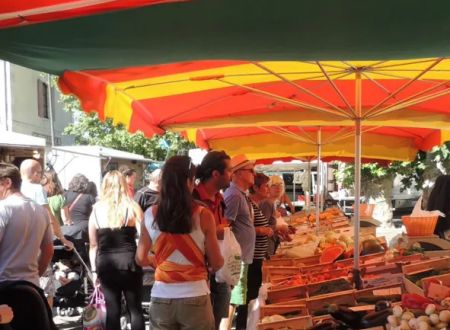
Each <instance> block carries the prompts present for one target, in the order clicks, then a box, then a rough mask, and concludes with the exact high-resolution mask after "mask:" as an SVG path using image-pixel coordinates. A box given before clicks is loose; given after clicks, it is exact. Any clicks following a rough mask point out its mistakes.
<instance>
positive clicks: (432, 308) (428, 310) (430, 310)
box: [425, 304, 436, 315]
mask: <svg viewBox="0 0 450 330" xmlns="http://www.w3.org/2000/svg"><path fill="white" fill-rule="evenodd" d="M435 312H436V305H434V304H428V305H427V307H426V308H425V314H427V315H431V314H434V313H435Z"/></svg>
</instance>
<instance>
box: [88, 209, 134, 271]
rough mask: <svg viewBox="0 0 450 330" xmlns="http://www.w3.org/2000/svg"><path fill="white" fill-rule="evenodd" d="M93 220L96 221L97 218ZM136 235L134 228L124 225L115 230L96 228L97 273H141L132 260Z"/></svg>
mask: <svg viewBox="0 0 450 330" xmlns="http://www.w3.org/2000/svg"><path fill="white" fill-rule="evenodd" d="M95 218H96V219H97V216H95ZM127 222H128V219H127V220H126V223H127ZM97 227H99V225H98V221H97ZM136 234H137V230H136V227H129V226H126V225H125V226H123V227H121V228H115V229H111V228H97V239H98V252H97V253H98V254H97V259H96V263H97V271H98V272H99V273H103V272H107V271H111V270H129V271H141V267H139V266H138V265H137V264H136V262H135V260H134V256H135V254H136V240H135V239H136Z"/></svg>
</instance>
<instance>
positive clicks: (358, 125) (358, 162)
mask: <svg viewBox="0 0 450 330" xmlns="http://www.w3.org/2000/svg"><path fill="white" fill-rule="evenodd" d="M355 108H356V109H355V110H356V119H355V129H356V134H355V203H354V214H353V221H354V234H353V237H354V242H355V246H354V250H353V251H354V252H353V255H354V266H353V280H354V283H355V286H356V288H357V289H360V288H361V286H362V280H361V274H360V269H359V252H360V251H359V243H360V242H359V238H360V236H359V230H360V200H361V73H360V72H359V71H357V72H356V78H355Z"/></svg>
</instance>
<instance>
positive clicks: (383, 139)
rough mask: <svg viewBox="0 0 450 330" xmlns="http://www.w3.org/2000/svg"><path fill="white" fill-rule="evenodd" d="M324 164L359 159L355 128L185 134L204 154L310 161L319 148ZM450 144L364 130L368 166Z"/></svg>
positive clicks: (440, 134)
mask: <svg viewBox="0 0 450 330" xmlns="http://www.w3.org/2000/svg"><path fill="white" fill-rule="evenodd" d="M319 130H320V134H321V137H320V140H321V143H320V147H321V150H320V153H321V157H322V160H331V159H334V160H342V159H345V160H346V161H348V160H351V159H352V158H353V159H354V157H355V140H354V135H355V130H354V128H353V127H334V126H331V127H297V126H285V127H269V126H266V127H239V128H226V129H221V128H218V129H214V128H213V129H191V130H187V131H185V132H184V133H183V135H184V136H185V137H186V138H188V139H189V140H190V141H192V142H194V143H195V144H196V145H198V146H199V147H201V148H203V149H214V150H225V151H226V152H227V153H228V154H229V155H230V156H234V155H238V154H245V155H246V156H247V157H248V158H249V159H253V160H261V159H288V158H297V159H311V158H316V157H317V153H318V147H319V141H318V140H319V138H318V133H319ZM445 141H450V131H441V130H434V129H424V128H392V127H366V126H364V127H363V134H362V144H363V148H362V154H361V157H362V158H363V160H364V161H365V162H369V161H373V162H380V161H382V162H384V163H385V162H388V161H395V160H398V161H411V160H413V159H414V158H415V156H416V154H417V151H418V150H423V151H429V150H431V149H432V148H433V147H434V146H438V145H441V144H442V143H444V142H445Z"/></svg>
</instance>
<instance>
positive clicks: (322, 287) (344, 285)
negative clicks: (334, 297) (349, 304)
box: [307, 278, 352, 297]
mask: <svg viewBox="0 0 450 330" xmlns="http://www.w3.org/2000/svg"><path fill="white" fill-rule="evenodd" d="M307 289H308V291H307V292H308V297H314V296H319V295H327V294H331V293H336V292H338V291H347V290H351V289H352V284H351V283H350V282H348V281H347V280H346V279H343V278H338V279H333V280H329V281H323V282H316V283H311V284H308V288H307ZM327 290H333V291H331V292H324V291H327Z"/></svg>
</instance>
